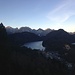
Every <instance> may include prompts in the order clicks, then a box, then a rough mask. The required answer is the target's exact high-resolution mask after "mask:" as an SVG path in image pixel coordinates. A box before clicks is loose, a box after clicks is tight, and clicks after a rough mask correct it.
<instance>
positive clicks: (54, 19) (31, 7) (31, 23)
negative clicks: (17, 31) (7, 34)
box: [0, 0, 75, 32]
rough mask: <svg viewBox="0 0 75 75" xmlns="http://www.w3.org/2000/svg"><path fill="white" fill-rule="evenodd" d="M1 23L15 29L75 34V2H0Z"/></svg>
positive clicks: (49, 0)
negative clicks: (40, 29)
mask: <svg viewBox="0 0 75 75" xmlns="http://www.w3.org/2000/svg"><path fill="white" fill-rule="evenodd" d="M0 22H2V23H3V24H4V25H5V26H11V27H14V28H16V27H18V28H20V27H22V26H23V27H25V26H27V27H30V28H32V29H38V28H42V29H47V28H50V29H56V30H57V29H60V28H62V29H64V30H66V31H68V32H75V0H0Z"/></svg>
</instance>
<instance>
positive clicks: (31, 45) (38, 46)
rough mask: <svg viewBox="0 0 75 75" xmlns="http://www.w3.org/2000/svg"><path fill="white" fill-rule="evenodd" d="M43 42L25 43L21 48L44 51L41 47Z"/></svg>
mask: <svg viewBox="0 0 75 75" xmlns="http://www.w3.org/2000/svg"><path fill="white" fill-rule="evenodd" d="M42 42H43V41H36V42H30V43H26V44H24V45H23V46H26V47H28V48H31V49H40V50H45V47H43V46H42Z"/></svg>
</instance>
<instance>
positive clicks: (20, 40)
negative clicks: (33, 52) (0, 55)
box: [8, 32, 40, 45]
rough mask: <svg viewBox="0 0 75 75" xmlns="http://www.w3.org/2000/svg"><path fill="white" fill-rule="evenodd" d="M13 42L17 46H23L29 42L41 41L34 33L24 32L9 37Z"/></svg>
mask: <svg viewBox="0 0 75 75" xmlns="http://www.w3.org/2000/svg"><path fill="white" fill-rule="evenodd" d="M8 36H9V39H10V41H11V42H13V43H14V44H17V45H23V44H24V43H27V42H33V41H38V40H40V37H39V36H38V35H36V34H34V33H30V32H22V33H15V34H10V35H8Z"/></svg>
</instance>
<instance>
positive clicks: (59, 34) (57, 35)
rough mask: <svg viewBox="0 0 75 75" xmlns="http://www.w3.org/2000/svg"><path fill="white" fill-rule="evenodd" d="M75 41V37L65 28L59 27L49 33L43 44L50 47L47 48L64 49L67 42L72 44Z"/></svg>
mask: <svg viewBox="0 0 75 75" xmlns="http://www.w3.org/2000/svg"><path fill="white" fill-rule="evenodd" d="M73 42H75V37H74V36H73V35H70V34H69V33H67V32H66V31H64V30H63V29H59V30H56V31H53V32H50V33H48V34H47V35H46V36H45V39H44V41H43V46H45V47H46V48H48V49H47V50H58V51H59V50H63V48H64V45H65V44H71V43H73Z"/></svg>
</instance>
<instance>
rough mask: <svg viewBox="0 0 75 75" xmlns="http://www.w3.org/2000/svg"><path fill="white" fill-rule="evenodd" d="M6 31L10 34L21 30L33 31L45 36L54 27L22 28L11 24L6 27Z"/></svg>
mask: <svg viewBox="0 0 75 75" xmlns="http://www.w3.org/2000/svg"><path fill="white" fill-rule="evenodd" d="M6 31H7V33H8V34H13V33H21V32H31V33H35V34H37V35H39V36H45V35H46V34H48V33H49V32H51V31H53V30H52V29H49V28H48V29H46V30H43V29H41V28H39V29H37V30H36V29H31V28H29V27H21V28H19V29H18V28H12V27H10V26H8V27H6Z"/></svg>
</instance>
